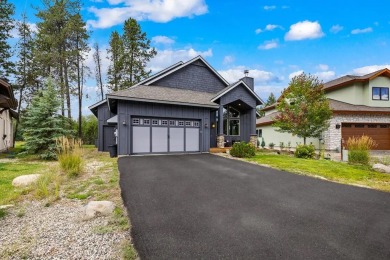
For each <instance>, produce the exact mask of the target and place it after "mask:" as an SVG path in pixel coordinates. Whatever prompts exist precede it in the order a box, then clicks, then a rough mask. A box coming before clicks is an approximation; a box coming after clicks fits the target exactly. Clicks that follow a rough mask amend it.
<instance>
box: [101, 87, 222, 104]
mask: <svg viewBox="0 0 390 260" xmlns="http://www.w3.org/2000/svg"><path fill="white" fill-rule="evenodd" d="M214 95H215V94H213V93H207V92H201V91H193V90H188V89H180V88H170V87H161V86H146V85H138V86H136V87H131V88H128V89H125V90H121V91H117V92H113V93H110V94H107V98H108V99H111V98H112V99H123V100H132V101H140V102H152V103H165V104H175V105H184V106H201V107H212V108H215V107H218V105H217V104H216V103H213V102H212V101H211V99H212V98H213V96H214Z"/></svg>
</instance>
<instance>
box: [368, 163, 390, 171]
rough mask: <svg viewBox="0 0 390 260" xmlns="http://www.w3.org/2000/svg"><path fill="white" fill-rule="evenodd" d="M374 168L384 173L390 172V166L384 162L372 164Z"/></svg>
mask: <svg viewBox="0 0 390 260" xmlns="http://www.w3.org/2000/svg"><path fill="white" fill-rule="evenodd" d="M372 168H373V169H374V170H375V171H378V172H383V173H390V166H387V165H384V164H381V163H376V164H374V165H373V166H372Z"/></svg>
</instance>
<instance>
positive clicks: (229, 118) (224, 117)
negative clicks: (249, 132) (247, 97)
mask: <svg viewBox="0 0 390 260" xmlns="http://www.w3.org/2000/svg"><path fill="white" fill-rule="evenodd" d="M230 108H231V106H229V105H225V106H223V109H226V116H225V113H223V115H222V120H223V122H224V123H225V120H226V132H225V127H223V134H224V135H226V136H241V112H240V111H239V110H238V109H236V108H234V107H232V109H234V110H235V111H237V112H238V117H230ZM230 120H235V121H238V135H231V134H230Z"/></svg>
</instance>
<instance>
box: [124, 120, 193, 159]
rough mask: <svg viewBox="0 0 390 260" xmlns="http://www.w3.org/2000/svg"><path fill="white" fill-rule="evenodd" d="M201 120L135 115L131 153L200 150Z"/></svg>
mask: <svg viewBox="0 0 390 260" xmlns="http://www.w3.org/2000/svg"><path fill="white" fill-rule="evenodd" d="M199 140H200V121H199V120H189V119H172V118H149V117H133V118H132V119H131V144H132V145H131V153H132V154H146V153H183V152H187V153H188V152H199V151H200V141H199Z"/></svg>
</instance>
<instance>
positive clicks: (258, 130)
mask: <svg viewBox="0 0 390 260" xmlns="http://www.w3.org/2000/svg"><path fill="white" fill-rule="evenodd" d="M256 135H257V137H262V136H263V130H262V129H256Z"/></svg>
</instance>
